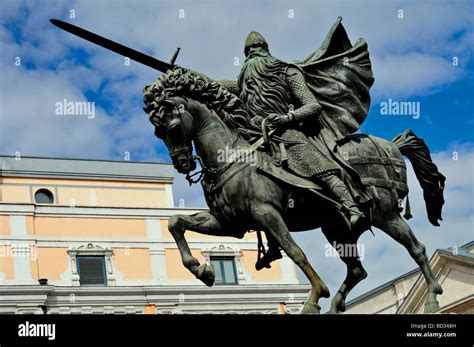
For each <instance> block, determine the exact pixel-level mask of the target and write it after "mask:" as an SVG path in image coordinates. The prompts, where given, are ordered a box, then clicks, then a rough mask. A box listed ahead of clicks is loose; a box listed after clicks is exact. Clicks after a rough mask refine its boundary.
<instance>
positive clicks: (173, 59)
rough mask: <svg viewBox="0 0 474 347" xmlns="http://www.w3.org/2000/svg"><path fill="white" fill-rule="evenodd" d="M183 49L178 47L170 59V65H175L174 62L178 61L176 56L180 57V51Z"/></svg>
mask: <svg viewBox="0 0 474 347" xmlns="http://www.w3.org/2000/svg"><path fill="white" fill-rule="evenodd" d="M180 50H181V48H180V47H178V48H176V52H174V54H173V57H172V58H171V60H170V65H171V66H174V62H175V61H176V58H178V54H179V51H180Z"/></svg>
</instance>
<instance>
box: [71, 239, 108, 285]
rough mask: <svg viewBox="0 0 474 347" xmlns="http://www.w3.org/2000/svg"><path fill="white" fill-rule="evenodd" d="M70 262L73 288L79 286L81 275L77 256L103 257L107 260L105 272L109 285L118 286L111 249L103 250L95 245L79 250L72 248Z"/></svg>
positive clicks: (79, 248) (83, 246) (91, 244)
mask: <svg viewBox="0 0 474 347" xmlns="http://www.w3.org/2000/svg"><path fill="white" fill-rule="evenodd" d="M67 253H68V255H69V260H70V268H71V282H72V285H73V286H79V285H80V281H79V274H78V272H77V256H82V255H91V256H102V257H104V258H105V271H106V274H107V285H108V286H114V285H115V284H116V276H115V271H114V266H113V261H112V260H113V251H112V250H111V249H110V248H103V247H101V246H99V245H94V244H93V243H88V244H87V245H82V246H79V247H78V248H70V249H69V250H68V251H67Z"/></svg>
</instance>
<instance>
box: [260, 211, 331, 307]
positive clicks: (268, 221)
mask: <svg viewBox="0 0 474 347" xmlns="http://www.w3.org/2000/svg"><path fill="white" fill-rule="evenodd" d="M252 215H253V217H254V219H255V221H256V222H257V223H258V224H259V225H260V226H261V227H262V229H263V230H265V231H266V232H268V233H270V234H271V235H272V236H273V237H274V238H275V240H276V241H278V243H279V244H280V247H281V248H282V249H283V250H284V251H285V253H286V254H287V255H288V256H289V257H290V258H291V259H292V260H293V261H294V262H295V263H296V265H298V266H299V267H300V268H301V270H303V272H304V274H305V275H306V277H307V278H308V279H309V281H310V283H311V293H310V296H309V298H308V300H307V301H306V303H305V305H304V307H303V311H302V313H319V311H320V310H321V307H320V306H319V304H318V301H319V298H320V297H323V298H327V297H329V289H328V287H327V286H326V285H325V284H324V282H323V281H322V280H321V278H320V277H319V276H318V274H317V273H316V271H314V269H313V267H312V266H311V265H310V263H309V262H308V259H307V258H306V255H305V254H304V253H303V251H302V250H301V248H300V247H299V246H298V245H297V244H296V243H295V241H294V240H293V238H292V237H291V235H290V232H289V231H288V228H287V226H286V224H285V223H284V221H283V219H282V217H281V214H280V213H279V212H278V211H277V210H276V209H275V208H274V207H272V206H270V205H263V206H259V207H257V208H255V209H253V210H252Z"/></svg>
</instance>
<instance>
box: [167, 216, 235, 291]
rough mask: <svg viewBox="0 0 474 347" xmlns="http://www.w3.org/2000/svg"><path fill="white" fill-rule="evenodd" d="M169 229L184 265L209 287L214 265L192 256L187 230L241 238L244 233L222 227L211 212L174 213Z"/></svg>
mask: <svg viewBox="0 0 474 347" xmlns="http://www.w3.org/2000/svg"><path fill="white" fill-rule="evenodd" d="M168 229H169V231H170V233H171V235H172V236H173V238H174V239H175V241H176V245H177V246H178V249H179V252H180V254H181V260H182V262H183V265H184V266H185V267H186V268H187V269H188V270H189V271H191V272H192V273H193V274H194V276H196V278H198V279H200V280H201V281H202V282H204V283H205V284H206V285H207V286H209V287H211V286H212V285H213V284H214V280H215V275H214V269H213V268H212V265H208V264H202V265H201V264H200V263H199V260H197V259H196V258H195V257H193V256H192V254H191V250H190V249H189V245H188V243H187V241H186V239H185V237H184V233H185V231H186V230H192V231H196V232H198V233H202V234H207V235H213V236H231V237H239V238H241V237H242V236H243V234H244V233H232V231H231V230H229V229H227V228H222V226H221V224H220V223H219V221H218V220H217V219H216V218H215V217H214V216H213V215H212V214H210V213H209V212H199V213H196V214H193V215H174V216H172V217H171V218H170V220H169V224H168Z"/></svg>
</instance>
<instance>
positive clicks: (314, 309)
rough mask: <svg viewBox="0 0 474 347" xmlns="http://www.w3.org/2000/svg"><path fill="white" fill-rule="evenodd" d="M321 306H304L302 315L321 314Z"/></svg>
mask: <svg viewBox="0 0 474 347" xmlns="http://www.w3.org/2000/svg"><path fill="white" fill-rule="evenodd" d="M320 311H321V306H319V305H318V304H308V303H306V304H304V306H303V310H302V311H301V314H319V312H320Z"/></svg>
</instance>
